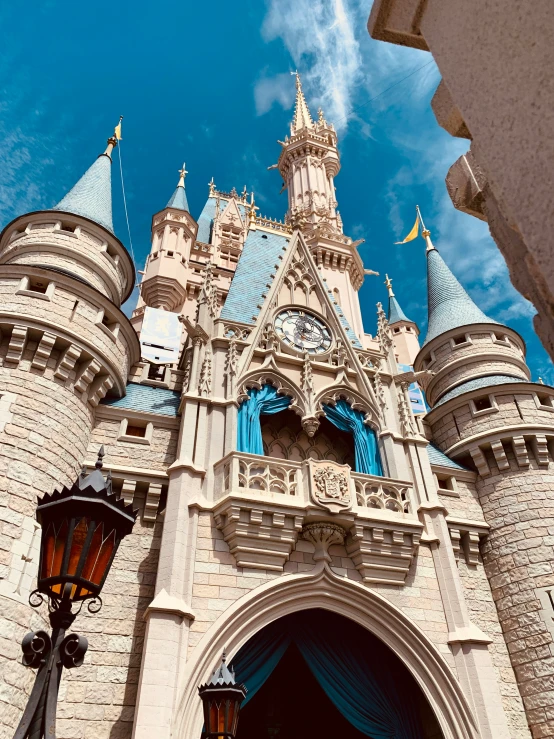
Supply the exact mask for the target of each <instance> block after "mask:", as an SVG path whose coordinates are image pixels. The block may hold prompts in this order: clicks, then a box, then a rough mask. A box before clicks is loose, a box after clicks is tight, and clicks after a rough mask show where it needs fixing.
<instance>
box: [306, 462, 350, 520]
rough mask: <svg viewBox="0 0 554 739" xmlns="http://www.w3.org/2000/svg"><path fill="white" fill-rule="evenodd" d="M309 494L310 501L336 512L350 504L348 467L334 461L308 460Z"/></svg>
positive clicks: (348, 506)
mask: <svg viewBox="0 0 554 739" xmlns="http://www.w3.org/2000/svg"><path fill="white" fill-rule="evenodd" d="M309 470H310V495H311V499H312V501H313V502H314V503H315V504H316V505H318V506H320V507H322V508H325V509H327V510H328V511H330V512H331V513H338V512H339V511H343V510H346V509H347V508H350V507H351V505H352V496H351V494H350V467H349V466H348V465H342V464H336V463H335V462H327V461H321V462H317V461H315V460H313V459H311V460H309Z"/></svg>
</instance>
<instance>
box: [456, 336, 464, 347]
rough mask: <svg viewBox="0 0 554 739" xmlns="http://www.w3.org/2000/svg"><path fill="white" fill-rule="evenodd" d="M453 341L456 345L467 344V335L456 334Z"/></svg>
mask: <svg viewBox="0 0 554 739" xmlns="http://www.w3.org/2000/svg"><path fill="white" fill-rule="evenodd" d="M452 341H453V343H454V345H455V346H458V345H459V344H465V343H466V341H467V339H466V337H465V336H455V337H454V338H453V339H452Z"/></svg>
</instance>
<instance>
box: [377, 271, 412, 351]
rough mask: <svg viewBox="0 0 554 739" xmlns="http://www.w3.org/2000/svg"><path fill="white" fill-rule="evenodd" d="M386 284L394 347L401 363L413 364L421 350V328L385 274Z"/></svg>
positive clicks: (388, 316)
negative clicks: (408, 312)
mask: <svg viewBox="0 0 554 739" xmlns="http://www.w3.org/2000/svg"><path fill="white" fill-rule="evenodd" d="M385 278H386V279H385V285H386V286H387V290H388V292H389V310H388V314H387V318H388V321H389V326H390V328H391V331H392V338H393V342H394V349H395V353H396V357H397V360H398V362H399V364H404V365H413V363H414V360H415V358H416V356H417V354H418V352H419V341H418V340H417V337H418V336H419V328H418V325H417V323H416V322H415V321H412V320H410V319H409V318H408V317H407V316H406V314H405V313H404V311H403V310H402V308H401V307H400V303H399V302H398V300H397V299H396V296H395V294H394V292H393V290H392V280H391V279H390V277H389V276H388V275H385Z"/></svg>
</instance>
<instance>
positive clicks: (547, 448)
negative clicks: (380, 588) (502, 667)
mask: <svg viewBox="0 0 554 739" xmlns="http://www.w3.org/2000/svg"><path fill="white" fill-rule="evenodd" d="M426 238H427V243H428V249H427V263H428V297H429V327H428V332H427V336H426V338H425V341H424V344H423V347H422V349H421V351H420V353H419V354H418V356H417V358H416V361H415V369H416V371H418V370H423V369H428V370H431V371H432V372H434V373H435V374H434V376H433V377H432V379H431V380H430V381H429V382H428V383H427V385H426V391H427V400H428V402H429V404H430V405H431V406H432V409H431V411H430V413H429V414H428V415H427V417H426V421H427V422H428V424H429V426H430V429H431V432H432V437H433V441H434V442H435V443H436V444H437V445H438V446H439V447H440V449H441V450H442V451H443V452H445V453H446V454H447V455H448V456H449V457H450V458H451V459H453V460H455V461H457V462H459V463H462V464H465V465H466V466H471V467H473V468H474V469H475V470H476V471H477V473H478V477H477V483H476V488H477V493H478V496H479V500H480V503H481V506H482V508H483V512H484V514H485V519H486V521H487V523H488V525H489V526H490V532H489V536H488V538H487V539H486V540H485V542H484V544H483V545H482V555H483V561H484V565H485V569H486V572H487V575H488V578H489V581H490V585H491V589H492V594H493V597H494V600H495V602H496V607H497V610H498V614H499V618H500V622H501V625H502V629H503V631H504V638H505V640H506V642H507V644H508V648H509V651H510V656H511V659H512V664H513V666H514V668H515V672H516V676H517V678H518V682H519V687H520V691H521V694H522V696H523V700H524V703H525V705H526V708H527V718H528V720H529V722H530V725H531V729H532V731H533V735H534V736H551V735H552V730H553V726H552V722H551V721H550V719H549V718H548V717H549V716H550V715H552V711H553V709H554V693H553V691H552V687H551V680H552V677H551V675H552V652H551V650H552V649H553V646H552V628H551V626H549V625H550V624H551V623H552V616H553V615H554V609H553V608H552V603H551V601H550V600H549V596H548V591H549V590H550V589H551V588H552V585H553V584H554V551H553V547H552V541H551V536H550V534H551V532H552V526H553V525H554V463H553V458H552V451H553V447H552V442H553V441H554V388H550V387H546V386H544V385H541V384H536V383H533V382H531V381H530V379H529V377H530V373H529V370H528V368H527V366H526V364H525V345H524V342H523V340H522V338H521V337H520V336H519V334H517V333H516V332H515V331H513V330H512V329H510V328H509V327H507V326H503V325H501V324H499V323H498V322H496V321H494V320H492V319H491V318H489V317H487V316H486V315H485V314H484V313H483V312H482V311H481V310H480V309H479V308H478V307H477V306H476V305H475V303H474V302H473V301H472V300H471V298H470V297H469V295H468V294H467V293H466V291H465V290H464V289H463V287H462V286H461V285H460V283H459V282H458V280H457V279H456V278H455V277H454V275H453V274H452V272H451V271H450V269H449V268H448V267H447V265H446V264H445V262H444V261H443V259H442V257H441V256H440V254H439V252H438V251H437V250H436V249H435V248H434V247H433V245H432V243H431V240H430V237H429V235H428V232H427V236H426Z"/></svg>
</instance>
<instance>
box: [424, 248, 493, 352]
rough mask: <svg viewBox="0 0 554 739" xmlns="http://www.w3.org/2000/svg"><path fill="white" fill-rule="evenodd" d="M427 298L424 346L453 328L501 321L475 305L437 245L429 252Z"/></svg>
mask: <svg viewBox="0 0 554 739" xmlns="http://www.w3.org/2000/svg"><path fill="white" fill-rule="evenodd" d="M427 301H428V312H429V322H428V327H427V336H426V337H425V341H424V342H423V346H425V344H428V343H429V342H430V341H431V340H432V339H434V338H435V337H436V336H440V334H443V333H445V332H446V331H450V330H451V329H453V328H458V327H461V326H467V325H468V324H472V323H494V324H498V321H493V320H492V318H489V317H488V316H486V315H485V314H484V313H483V311H482V310H481V309H480V308H478V307H477V306H476V305H475V303H474V302H473V300H472V299H471V298H470V297H469V295H468V294H467V293H466V291H465V290H464V288H463V287H462V286H461V285H460V283H459V282H458V280H457V279H456V278H455V277H454V275H453V274H452V272H451V271H450V269H449V268H448V267H447V265H446V263H445V261H444V260H443V258H442V257H441V255H440V254H439V252H438V251H437V250H436V249H435V248H433V249H429V251H428V252H427Z"/></svg>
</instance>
